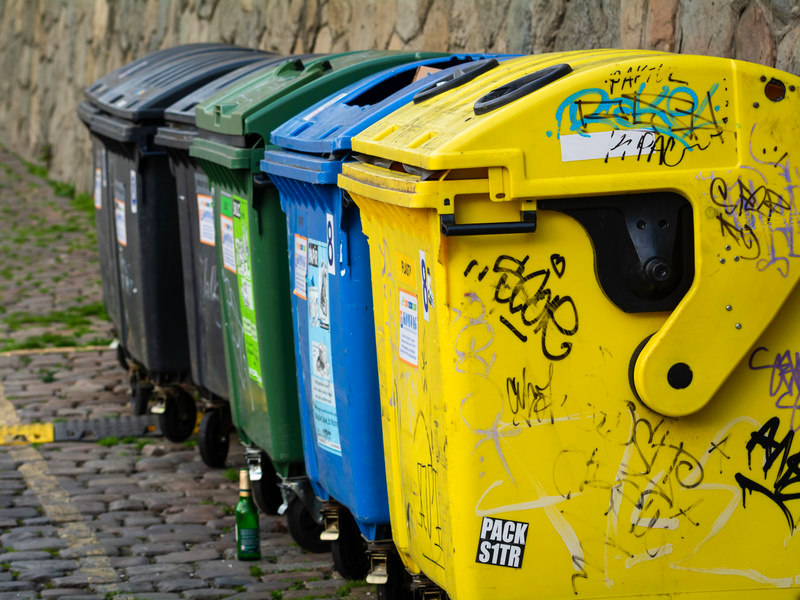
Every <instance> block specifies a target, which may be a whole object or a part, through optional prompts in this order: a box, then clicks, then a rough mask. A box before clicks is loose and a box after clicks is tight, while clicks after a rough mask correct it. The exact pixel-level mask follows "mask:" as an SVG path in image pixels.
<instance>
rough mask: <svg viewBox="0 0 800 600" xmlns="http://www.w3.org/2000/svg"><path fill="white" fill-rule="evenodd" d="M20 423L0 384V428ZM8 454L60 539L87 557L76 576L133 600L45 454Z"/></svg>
mask: <svg viewBox="0 0 800 600" xmlns="http://www.w3.org/2000/svg"><path fill="white" fill-rule="evenodd" d="M19 424H20V423H19V415H17V411H16V409H15V408H14V405H13V404H12V403H11V402H9V400H8V399H7V398H6V395H5V390H4V388H3V384H2V382H0V425H3V426H6V427H8V426H19ZM8 453H9V455H10V456H11V458H13V459H14V460H16V461H21V462H22V464H21V465H19V467H17V470H18V471H19V472H20V473H22V477H23V478H24V479H25V484H26V485H27V486H28V489H30V490H31V491H32V492H33V493H34V494H35V495H36V497H37V498H38V499H39V502H41V504H42V508H43V509H44V512H45V514H46V515H47V516H48V517H49V518H50V520H51V521H52V522H53V523H54V524H55V525H57V526H58V530H57V532H58V537H59V538H61V539H62V540H64V541H65V542H66V543H67V549H69V550H73V551H75V550H82V551H83V552H84V553H85V556H82V557H80V558H78V565H79V567H78V570H77V571H76V574H81V575H85V576H86V578H87V579H88V581H89V583H90V584H91V585H95V584H101V587H102V588H103V591H104V592H112V593H113V592H117V595H116V596H115V597H116V598H120V599H124V600H133V596H132V595H131V594H127V593H119V592H120V591H121V590H120V588H119V586H118V585H117V584H119V583H120V579H119V576H118V575H117V572H116V571H115V570H114V568H113V567H112V566H111V561H110V560H109V558H108V555H106V553H105V550H104V549H103V547H102V546H101V545H100V543H99V541H98V540H97V537H95V535H94V532H93V531H92V530H91V528H90V527H89V526H88V525H86V523H85V522H84V520H83V516H82V515H81V513H80V511H79V510H78V508H77V507H76V506H75V504H74V503H73V502H72V499H71V498H70V495H69V492H67V490H65V489H64V488H63V487H61V484H60V483H59V482H58V479H57V478H56V477H55V476H53V475H51V474H50V473H48V472H47V462H46V461H45V460H44V458H42V455H41V454H40V453H39V452H38V451H37V450H36V449H35V448H34V447H33V446H24V447H19V448H17V447H14V448H10V449H9V451H8ZM102 584H105V585H102Z"/></svg>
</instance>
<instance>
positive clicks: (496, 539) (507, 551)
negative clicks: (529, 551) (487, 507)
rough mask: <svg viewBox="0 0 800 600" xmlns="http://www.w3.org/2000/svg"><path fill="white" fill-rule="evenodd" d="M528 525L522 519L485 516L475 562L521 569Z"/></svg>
mask: <svg viewBox="0 0 800 600" xmlns="http://www.w3.org/2000/svg"><path fill="white" fill-rule="evenodd" d="M528 525H529V524H528V523H522V522H520V521H509V520H507V519H493V518H491V517H483V521H482V522H481V533H480V536H479V537H478V555H477V556H476V557H475V562H477V563H480V564H484V565H495V566H498V567H511V568H512V569H521V568H522V559H523V557H524V555H525V543H526V541H527V539H528Z"/></svg>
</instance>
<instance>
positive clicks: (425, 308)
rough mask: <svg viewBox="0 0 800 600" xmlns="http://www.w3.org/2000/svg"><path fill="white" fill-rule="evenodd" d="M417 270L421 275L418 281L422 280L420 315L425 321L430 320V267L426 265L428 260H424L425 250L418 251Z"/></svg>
mask: <svg viewBox="0 0 800 600" xmlns="http://www.w3.org/2000/svg"><path fill="white" fill-rule="evenodd" d="M419 272H420V275H421V279H420V281H421V282H422V315H423V316H424V317H425V320H426V321H430V319H429V318H428V317H429V311H430V309H431V304H432V303H433V292H432V291H431V290H432V289H433V284H432V282H431V268H430V267H429V266H428V261H426V260H425V251H424V250H420V251H419Z"/></svg>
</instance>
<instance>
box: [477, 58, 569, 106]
mask: <svg viewBox="0 0 800 600" xmlns="http://www.w3.org/2000/svg"><path fill="white" fill-rule="evenodd" d="M571 72H572V67H570V66H569V65H568V64H567V63H560V64H557V65H552V66H550V67H545V68H544V69H539V70H538V71H535V72H534V73H530V74H528V75H525V76H523V77H520V78H519V79H515V80H514V81H512V82H510V83H507V84H505V85H502V86H500V87H499V88H495V89H493V90H492V91H491V92H489V93H488V94H485V95H484V96H481V97H480V98H478V100H476V101H475V105H474V106H473V108H472V110H473V111H474V112H475V114H476V115H483V114H486V113H488V112H491V111H493V110H495V109H497V108H500V107H501V106H505V105H506V104H509V103H511V102H513V101H514V100H518V99H519V98H522V97H523V96H527V95H528V94H530V93H531V92H535V91H536V90H538V89H541V88H543V87H544V86H546V85H547V84H548V83H552V82H554V81H555V80H556V79H560V78H561V77H563V76H564V75H567V74H569V73H571Z"/></svg>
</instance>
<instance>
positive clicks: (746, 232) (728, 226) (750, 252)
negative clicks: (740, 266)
mask: <svg viewBox="0 0 800 600" xmlns="http://www.w3.org/2000/svg"><path fill="white" fill-rule="evenodd" d="M716 218H717V221H719V228H720V233H721V234H722V237H724V238H728V237H729V238H732V239H733V241H734V242H736V245H737V246H739V247H740V248H742V249H744V250H746V251H747V254H746V255H744V254H740V255H739V256H740V257H741V258H742V259H743V260H755V259H757V258H758V257H759V256H761V242H759V241H758V236H757V235H756V232H755V231H753V228H752V227H750V225H748V224H745V225H744V226H743V227H740V226H738V225H736V224H735V223H733V222H731V221H729V220H728V219H727V218H726V217H725V216H723V215H722V214H718V215H716Z"/></svg>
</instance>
